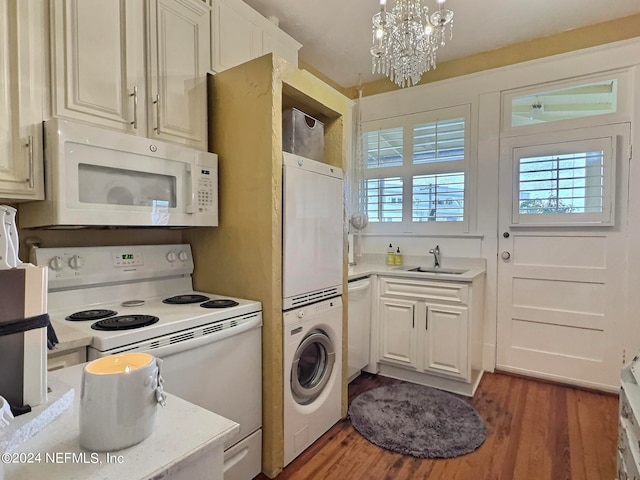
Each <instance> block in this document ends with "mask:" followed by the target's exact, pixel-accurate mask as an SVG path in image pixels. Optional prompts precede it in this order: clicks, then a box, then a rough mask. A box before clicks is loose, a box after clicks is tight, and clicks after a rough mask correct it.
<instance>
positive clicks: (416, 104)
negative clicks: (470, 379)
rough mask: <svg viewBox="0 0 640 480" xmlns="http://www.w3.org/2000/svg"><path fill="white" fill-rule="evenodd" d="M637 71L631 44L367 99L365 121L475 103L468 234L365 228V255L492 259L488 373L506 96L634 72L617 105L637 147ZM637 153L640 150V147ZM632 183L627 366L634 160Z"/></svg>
mask: <svg viewBox="0 0 640 480" xmlns="http://www.w3.org/2000/svg"><path fill="white" fill-rule="evenodd" d="M639 65H640V39H633V40H627V41H623V42H617V43H613V44H609V45H605V46H600V47H594V48H590V49H585V50H580V51H577V52H572V53H567V54H562V55H557V56H554V57H549V58H545V59H540V60H535V61H531V62H526V63H521V64H517V65H513V66H509V67H503V68H499V69H495V70H490V71H485V72H481V73H477V74H472V75H467V76H463V77H457V78H453V79H449V80H443V81H440V82H436V83H431V84H425V85H419V86H417V87H412V88H407V89H403V90H398V91H394V92H389V93H384V94H380V95H375V96H370V97H364V98H363V100H362V121H363V122H367V121H373V120H379V119H383V118H390V117H395V116H400V115H407V114H412V113H418V112H422V111H427V110H433V109H437V108H446V107H451V106H454V105H462V104H470V105H471V112H472V125H471V127H472V135H473V136H474V138H473V140H474V141H473V142H472V143H473V147H472V151H471V152H470V154H471V156H472V158H471V161H472V164H473V168H472V171H471V172H470V173H471V174H472V178H474V179H475V184H474V185H473V188H472V193H474V192H475V195H473V196H472V198H469V201H470V202H471V205H472V206H473V208H472V212H471V224H470V229H469V234H468V235H456V236H441V237H438V236H429V235H376V234H371V233H368V232H367V229H365V230H364V231H363V232H362V252H363V253H365V254H372V253H374V254H375V253H379V254H384V253H385V252H386V248H387V246H388V245H389V243H392V244H393V245H394V247H396V246H400V248H401V250H402V252H403V253H404V254H405V255H428V253H427V252H428V250H429V248H432V247H433V246H435V245H436V244H439V245H440V248H441V250H442V254H443V257H445V258H446V256H447V255H450V256H456V257H477V256H481V257H484V258H486V260H487V283H486V298H485V332H484V333H485V337H484V342H485V367H486V368H487V369H492V368H493V367H494V366H495V339H496V307H497V305H496V284H497V253H498V252H497V245H498V242H497V239H498V231H497V230H498V160H499V140H500V118H501V107H500V99H501V93H502V92H504V91H507V90H512V89H518V88H524V87H528V86H534V85H537V84H543V83H547V82H553V81H558V80H562V79H570V78H573V77H579V76H583V75H591V74H595V73H599V72H606V71H608V70H616V69H626V68H629V69H631V73H632V75H631V76H632V87H631V90H632V95H631V97H632V98H631V99H630V101H629V102H628V103H625V104H624V105H619V112H621V114H622V116H623V117H626V118H622V120H624V121H631V122H632V142H634V141H635V140H637V139H640V122H638V121H637V119H638V114H639V113H640V81H639V80H640V79H639V75H640V74H639V71H640V66H639ZM427 75H428V73H427ZM365 93H366V92H365ZM634 143H637V142H634ZM635 150H636V152H640V146H638V147H637V148H636V149H635ZM637 156H638V155H637V153H636V158H637ZM628 180H629V199H628V200H629V202H630V203H629V205H630V208H629V215H628V221H627V224H626V225H623V226H622V228H623V230H624V231H626V235H627V237H626V238H627V243H626V251H625V252H621V254H622V255H624V256H626V258H627V262H625V264H626V265H630V266H631V268H629V269H628V271H621V272H619V273H620V277H619V278H620V280H619V281H620V288H621V289H622V290H624V292H625V295H624V296H625V302H626V306H625V309H624V310H625V311H626V312H627V314H626V318H625V321H624V322H622V323H623V325H624V327H623V328H622V330H624V331H625V333H624V334H622V333H621V335H620V342H621V343H622V344H623V346H624V348H625V349H626V350H627V352H628V354H627V361H628V360H630V358H629V357H630V356H633V355H635V353H637V352H640V321H639V320H640V318H639V317H640V294H639V293H640V172H639V171H638V168H635V166H634V165H633V161H632V164H631V169H630V174H629V178H628ZM626 200H627V199H623V201H626ZM634 266H635V267H634ZM626 332H629V333H630V334H626ZM629 352H631V353H629Z"/></svg>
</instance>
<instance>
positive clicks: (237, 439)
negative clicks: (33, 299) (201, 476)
mask: <svg viewBox="0 0 640 480" xmlns="http://www.w3.org/2000/svg"><path fill="white" fill-rule="evenodd" d="M35 257H36V259H37V263H38V264H39V265H48V266H49V268H50V274H49V315H50V317H51V321H52V323H53V325H54V327H55V325H57V324H60V323H64V324H65V325H67V326H68V327H71V328H74V329H76V330H78V331H80V332H82V333H84V334H87V335H91V336H92V337H93V339H92V341H91V344H90V346H89V347H88V357H89V359H90V360H93V359H95V358H100V357H104V356H107V355H111V354H114V353H121V352H146V353H150V354H151V355H154V356H155V357H158V358H161V359H162V360H163V364H162V376H163V378H164V379H165V390H167V391H168V392H170V393H172V394H174V395H176V396H178V397H181V398H183V399H185V400H187V401H189V402H191V403H194V404H197V405H199V406H201V407H203V408H206V409H208V410H211V411H213V412H215V413H217V414H219V415H222V416H223V417H226V418H229V419H231V420H233V421H235V422H237V423H239V424H240V432H239V433H238V434H237V435H236V436H234V437H233V438H232V439H230V440H229V441H228V442H227V444H225V466H224V468H225V472H224V478H225V480H248V479H251V478H253V477H255V476H256V475H258V474H259V473H260V471H261V469H262V465H261V461H262V452H261V450H262V428H261V427H262V360H261V358H262V354H261V349H262V347H261V345H262V338H261V337H262V335H261V333H262V328H261V327H262V305H261V303H260V302H257V301H252V300H244V299H240V298H233V297H222V296H220V295H215V294H211V293H203V292H196V291H193V287H192V280H191V274H192V272H193V257H192V254H191V248H190V246H189V245H155V246H153V245H144V246H117V247H82V248H80V247H78V248H73V247H69V248H39V249H36V251H35ZM183 302H189V303H183ZM103 328H106V330H104V329H103Z"/></svg>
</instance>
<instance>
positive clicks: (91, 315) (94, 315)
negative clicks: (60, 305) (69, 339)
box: [65, 308, 118, 322]
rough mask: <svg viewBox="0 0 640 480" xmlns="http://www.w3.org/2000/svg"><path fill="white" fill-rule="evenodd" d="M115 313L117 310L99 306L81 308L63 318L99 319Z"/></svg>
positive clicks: (73, 319) (75, 320)
mask: <svg viewBox="0 0 640 480" xmlns="http://www.w3.org/2000/svg"><path fill="white" fill-rule="evenodd" d="M117 314H118V312H115V311H113V310H106V309H102V308H100V309H96V310H83V311H81V312H76V313H72V314H71V315H69V316H68V317H65V319H66V320H69V321H71V322H79V321H82V320H100V319H101V318H107V317H113V316H114V315H117Z"/></svg>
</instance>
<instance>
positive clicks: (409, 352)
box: [378, 297, 418, 368]
mask: <svg viewBox="0 0 640 480" xmlns="http://www.w3.org/2000/svg"><path fill="white" fill-rule="evenodd" d="M417 304H418V302H416V301H411V300H398V299H394V298H386V297H382V298H380V306H379V310H378V314H379V322H380V360H381V361H385V362H391V363H393V364H396V365H402V366H404V367H408V368H417V365H416V358H417V355H416V347H417V339H418V335H417V331H416V328H415V327H416V305H417Z"/></svg>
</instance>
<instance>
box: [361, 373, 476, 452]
mask: <svg viewBox="0 0 640 480" xmlns="http://www.w3.org/2000/svg"><path fill="white" fill-rule="evenodd" d="M349 418H350V420H351V423H352V424H353V426H354V428H355V429H356V430H357V431H358V432H360V434H361V435H362V436H363V437H365V438H366V439H367V440H369V441H370V442H371V443H373V444H375V445H378V446H379V447H382V448H386V449H387V450H392V451H394V452H400V453H403V454H405V455H413V456H414V457H419V458H451V457H457V456H459V455H464V454H466V453H470V452H473V451H474V450H475V449H476V448H478V447H479V446H480V445H482V442H484V440H485V438H486V436H487V430H486V428H485V425H484V422H483V421H482V418H480V415H478V412H476V411H475V410H474V408H473V407H472V406H471V405H469V404H468V403H467V402H465V401H464V400H461V399H459V398H457V397H456V396H454V395H451V394H450V393H446V392H442V391H440V390H437V389H435V388H430V387H425V386H424V385H417V384H413V383H405V382H402V383H396V384H393V385H387V386H384V387H380V388H374V389H373V390H369V391H367V392H363V393H361V394H360V395H358V396H357V397H356V398H355V399H354V400H353V401H352V402H351V405H350V406H349Z"/></svg>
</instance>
